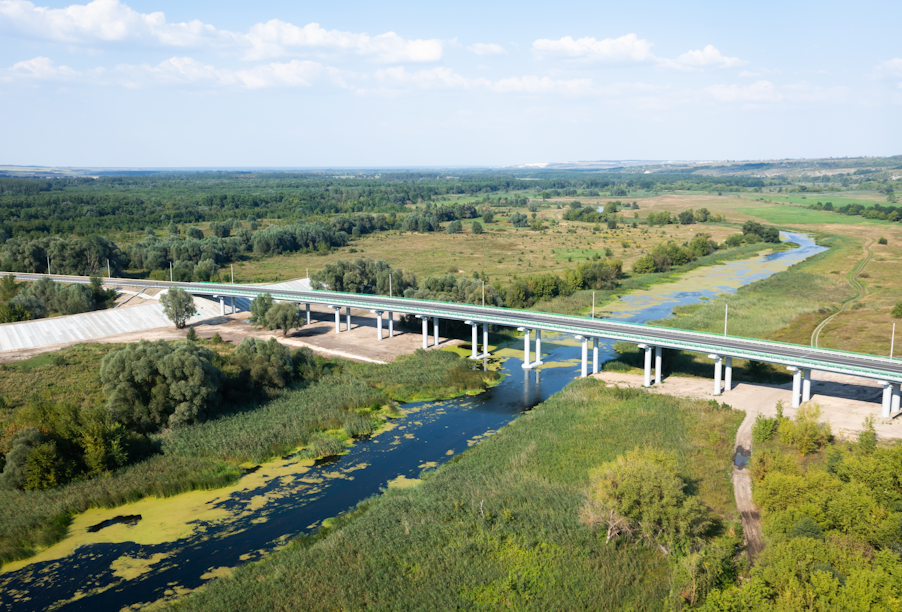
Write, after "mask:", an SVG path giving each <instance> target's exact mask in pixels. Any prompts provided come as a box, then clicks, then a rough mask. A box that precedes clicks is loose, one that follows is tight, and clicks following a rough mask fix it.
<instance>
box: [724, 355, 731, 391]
mask: <svg viewBox="0 0 902 612" xmlns="http://www.w3.org/2000/svg"><path fill="white" fill-rule="evenodd" d="M732 388H733V358H732V357H725V358H724V361H723V390H724V393H726V392H727V391H729V390H731V389H732Z"/></svg>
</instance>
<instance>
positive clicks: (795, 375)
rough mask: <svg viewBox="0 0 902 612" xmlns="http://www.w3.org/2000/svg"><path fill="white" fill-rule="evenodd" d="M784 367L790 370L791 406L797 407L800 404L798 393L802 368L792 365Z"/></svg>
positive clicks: (800, 385)
mask: <svg viewBox="0 0 902 612" xmlns="http://www.w3.org/2000/svg"><path fill="white" fill-rule="evenodd" d="M786 369H787V370H789V371H790V372H792V407H793V408H798V407H799V406H800V405H801V402H800V401H799V395H800V393H801V391H802V370H800V369H799V368H796V367H794V366H789V367H788V368H786Z"/></svg>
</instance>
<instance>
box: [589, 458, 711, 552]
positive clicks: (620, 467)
mask: <svg viewBox="0 0 902 612" xmlns="http://www.w3.org/2000/svg"><path fill="white" fill-rule="evenodd" d="M591 478H592V483H591V485H590V490H589V502H588V503H587V504H586V506H585V507H584V508H583V512H582V518H583V521H584V522H585V523H587V524H589V525H590V526H596V525H597V526H601V527H603V528H605V530H606V541H608V542H610V541H611V539H613V538H617V537H620V536H625V537H637V538H639V539H641V540H644V541H646V542H648V543H651V544H658V545H661V546H663V545H664V544H668V545H671V546H673V545H676V544H678V543H679V541H682V540H686V539H695V538H698V537H700V536H701V535H703V534H704V533H705V531H707V529H708V528H709V527H710V525H711V521H710V518H709V516H708V511H707V509H706V508H705V507H704V506H703V505H702V504H701V503H700V502H699V501H698V499H697V498H695V497H691V496H689V495H687V494H686V492H685V487H686V484H685V483H684V482H683V480H682V479H681V478H680V477H679V476H678V475H677V472H676V462H675V460H674V458H673V457H671V456H670V455H668V454H666V453H663V452H661V451H656V450H653V449H649V448H644V449H640V448H637V449H635V450H633V451H629V452H627V453H624V454H623V455H620V456H619V457H617V459H615V460H614V461H610V462H608V463H605V464H603V465H602V466H601V467H599V468H598V469H597V470H595V471H594V473H593V474H592V476H591Z"/></svg>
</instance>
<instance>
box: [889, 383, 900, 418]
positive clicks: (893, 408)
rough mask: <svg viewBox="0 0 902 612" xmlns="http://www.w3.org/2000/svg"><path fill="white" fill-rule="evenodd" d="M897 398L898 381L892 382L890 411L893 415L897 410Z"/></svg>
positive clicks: (898, 396) (898, 390)
mask: <svg viewBox="0 0 902 612" xmlns="http://www.w3.org/2000/svg"><path fill="white" fill-rule="evenodd" d="M899 398H900V388H899V383H894V384H893V397H892V401H891V408H892V410H891V413H892V414H893V415H895V414H897V413H898V412H899Z"/></svg>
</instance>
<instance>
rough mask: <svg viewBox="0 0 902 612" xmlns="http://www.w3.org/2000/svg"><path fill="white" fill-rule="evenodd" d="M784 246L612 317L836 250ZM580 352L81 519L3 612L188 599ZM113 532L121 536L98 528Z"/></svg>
mask: <svg viewBox="0 0 902 612" xmlns="http://www.w3.org/2000/svg"><path fill="white" fill-rule="evenodd" d="M783 238H784V240H789V241H791V242H794V243H796V244H798V245H800V246H799V247H798V248H794V249H791V250H788V251H781V252H776V253H770V254H766V255H761V256H758V257H755V258H752V259H749V260H744V261H735V262H729V263H725V264H721V265H717V266H711V267H707V268H699V269H696V270H693V271H692V272H689V273H687V274H685V275H683V276H681V277H680V278H679V280H677V281H676V282H673V283H666V284H660V285H656V286H653V287H652V288H650V289H649V290H647V291H641V292H634V293H632V294H630V295H627V296H624V297H623V298H622V299H621V300H620V301H618V302H616V303H615V304H612V305H611V306H609V307H606V308H604V309H603V310H602V314H603V316H607V317H612V318H617V319H618V320H623V321H629V322H635V323H644V322H647V321H651V320H655V319H661V318H665V317H668V316H670V315H671V313H672V311H673V308H674V307H675V306H680V305H687V304H693V303H698V302H700V301H703V300H706V299H710V298H711V297H713V296H715V295H717V294H720V293H724V292H730V291H735V290H736V289H737V288H738V287H740V286H742V285H746V284H749V283H751V282H754V281H755V280H759V279H761V278H765V277H767V276H770V275H771V274H774V273H776V272H779V271H781V270H785V269H786V268H788V267H789V266H791V265H793V264H796V263H798V262H800V261H803V260H805V259H807V258H808V257H811V256H813V255H815V254H817V253H819V252H821V251H823V250H825V249H824V248H823V247H819V246H817V245H815V244H814V242H813V241H812V240H811V239H810V238H809V237H807V236H804V235H801V234H792V233H787V234H784V235H783ZM611 344H612V343H608V342H605V343H600V353H601V357H602V361H604V360H607V359H610V358H611V357H612V356H613V355H614V352H613V350H612V349H611ZM514 346H516V344H514ZM578 346H579V345H578V344H577V342H576V341H574V340H573V339H572V338H568V337H564V336H560V335H555V334H548V333H546V334H543V361H544V362H546V364H547V365H546V366H543V367H542V368H540V369H537V370H534V371H527V370H523V369H522V367H521V365H522V351H518V350H516V349H513V348H503V349H501V350H498V351H495V359H497V360H500V368H501V371H502V372H503V373H504V374H505V375H506V376H505V378H504V380H503V381H502V382H501V383H500V384H499V385H498V386H496V387H494V388H491V389H489V390H487V391H485V392H484V393H481V394H479V395H476V396H466V397H462V398H457V399H454V400H447V401H439V402H422V403H414V404H407V405H405V406H404V407H403V408H404V412H405V415H404V416H403V417H401V418H399V419H396V420H395V421H393V422H392V423H391V425H390V426H389V427H388V428H387V429H386V430H385V431H382V432H380V433H378V434H376V435H374V436H372V437H371V438H370V439H368V440H365V441H361V442H359V443H357V444H356V445H355V446H354V447H352V448H351V449H350V451H349V452H348V453H347V454H346V455H343V456H341V457H337V458H333V459H330V460H325V461H320V462H317V463H313V462H311V461H300V460H297V459H295V458H290V457H289V458H284V459H281V460H278V461H274V462H272V463H268V464H265V465H263V466H261V468H260V469H259V470H257V471H255V472H253V473H250V474H248V475H246V476H244V477H243V478H242V479H240V481H239V482H238V483H237V484H236V485H233V486H230V487H227V488H225V489H219V490H215V491H197V492H193V493H188V494H185V495H179V496H176V497H172V498H167V499H162V500H160V499H147V500H143V501H140V502H136V503H134V504H129V505H127V506H124V507H120V508H116V509H113V510H104V509H97V510H90V511H88V512H86V513H84V514H82V515H79V516H77V517H75V519H74V521H73V524H72V526H71V528H70V537H69V538H67V539H66V540H64V541H63V542H60V543H59V544H57V545H55V546H53V547H51V548H49V549H47V550H45V551H42V552H41V553H40V554H39V555H38V556H36V557H33V558H31V559H28V560H26V561H23V562H18V563H14V564H9V565H7V566H4V568H3V573H0V610H65V611H76V610H120V609H123V608H127V607H130V606H135V607H140V606H141V605H142V604H147V603H150V602H154V601H159V600H163V599H172V598H175V597H178V596H180V595H183V594H184V593H187V592H189V591H190V590H193V589H196V588H198V587H199V586H202V585H203V584H204V583H205V582H207V581H208V580H210V579H212V578H213V577H216V576H220V575H224V574H228V573H229V572H230V571H231V569H232V568H234V567H237V566H239V565H241V564H243V563H247V562H249V561H254V560H257V559H260V558H262V557H264V556H265V555H267V554H269V553H271V552H272V551H273V550H276V549H278V548H280V547H282V546H284V545H285V544H286V543H287V542H288V541H289V540H290V539H291V538H293V537H295V536H297V535H300V534H304V533H310V532H311V531H313V530H315V529H316V528H317V527H318V526H319V525H321V524H322V522H323V521H324V520H326V519H328V518H329V517H334V516H336V515H338V514H340V513H342V512H344V511H346V510H348V509H350V508H352V507H354V506H355V505H356V504H357V503H358V502H360V501H361V500H363V499H366V498H368V497H370V496H373V495H377V494H378V493H379V492H380V491H381V490H382V489H383V488H385V487H389V486H409V485H411V484H415V483H416V480H417V479H418V477H419V476H420V474H421V473H422V472H423V471H424V470H429V469H433V468H435V467H437V466H438V465H440V464H442V463H443V462H445V461H447V460H449V459H451V458H452V457H454V456H456V455H459V454H460V453H462V452H464V451H465V450H467V448H469V447H470V446H472V445H473V444H477V443H478V442H479V441H480V440H482V439H484V438H485V437H486V436H490V435H492V434H493V433H494V432H495V431H497V430H498V429H499V428H501V427H503V426H504V425H506V424H507V423H509V422H511V421H512V420H513V419H515V418H517V416H518V415H520V414H522V413H523V412H525V411H527V410H530V409H531V408H532V407H534V406H535V405H537V404H538V403H540V402H542V401H544V400H545V399H547V398H548V397H549V396H551V395H553V394H554V393H556V392H558V391H560V390H561V389H562V388H563V387H564V386H565V385H566V384H567V383H569V382H570V381H571V380H572V379H573V378H574V377H576V376H578V375H579V368H580V366H579V353H580V350H579V348H578ZM460 350H464V351H466V352H468V347H462V348H461V349H460ZM496 363H497V362H496ZM119 516H128V517H131V518H130V519H129V520H125V521H122V520H116V519H117V517H119ZM137 517H140V518H137ZM99 524H108V526H105V527H102V528H100V529H96V530H95V531H89V528H90V527H96V526H97V525H99Z"/></svg>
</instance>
